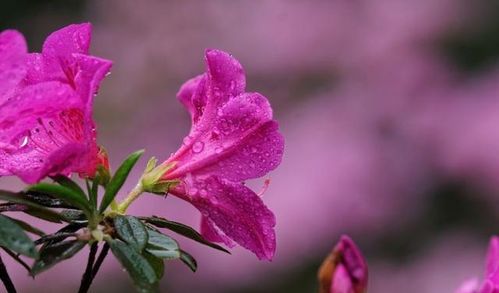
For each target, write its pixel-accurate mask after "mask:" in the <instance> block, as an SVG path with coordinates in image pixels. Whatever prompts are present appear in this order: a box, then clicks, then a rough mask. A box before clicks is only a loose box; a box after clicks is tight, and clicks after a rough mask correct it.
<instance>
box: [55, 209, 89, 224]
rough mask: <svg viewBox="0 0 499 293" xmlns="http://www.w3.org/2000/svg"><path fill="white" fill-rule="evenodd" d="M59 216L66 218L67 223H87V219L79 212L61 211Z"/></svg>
mask: <svg viewBox="0 0 499 293" xmlns="http://www.w3.org/2000/svg"><path fill="white" fill-rule="evenodd" d="M60 215H61V216H63V217H64V218H66V219H67V220H68V221H69V222H79V223H86V222H88V219H87V217H86V216H85V214H84V213H83V212H82V211H79V210H62V211H61V213H60Z"/></svg>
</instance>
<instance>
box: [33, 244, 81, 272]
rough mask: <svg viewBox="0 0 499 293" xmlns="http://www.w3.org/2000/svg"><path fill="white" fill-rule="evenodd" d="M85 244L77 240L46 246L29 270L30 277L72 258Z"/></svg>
mask: <svg viewBox="0 0 499 293" xmlns="http://www.w3.org/2000/svg"><path fill="white" fill-rule="evenodd" d="M85 245H86V243H85V242H83V241H78V240H70V241H63V242H59V243H55V244H52V245H48V246H46V247H43V248H42V249H41V250H40V258H39V259H38V260H37V261H36V262H35V264H34V265H33V268H32V269H31V275H32V276H36V275H38V274H39V273H41V272H43V271H46V270H47V269H49V268H51V267H53V266H55V265H56V264H58V263H59V262H61V261H63V260H66V259H69V258H71V257H73V256H74V255H75V254H76V253H78V252H79V251H80V250H81V249H82V248H83V247H85Z"/></svg>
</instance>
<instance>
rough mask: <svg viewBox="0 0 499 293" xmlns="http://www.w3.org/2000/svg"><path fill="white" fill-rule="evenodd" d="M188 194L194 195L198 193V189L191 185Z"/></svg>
mask: <svg viewBox="0 0 499 293" xmlns="http://www.w3.org/2000/svg"><path fill="white" fill-rule="evenodd" d="M189 193H190V195H196V194H197V193H198V189H197V188H196V187H193V188H191V189H190V190H189Z"/></svg>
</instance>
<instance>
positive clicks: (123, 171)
mask: <svg viewBox="0 0 499 293" xmlns="http://www.w3.org/2000/svg"><path fill="white" fill-rule="evenodd" d="M143 153H144V150H140V151H136V152H135V153H132V154H131V155H129V156H128V157H127V158H126V159H125V160H124V161H123V163H122V164H121V166H120V167H119V168H118V170H116V173H115V174H114V176H113V178H111V180H110V181H109V183H108V184H107V185H106V192H105V193H104V197H103V198H102V202H101V205H100V209H99V211H100V212H101V213H103V212H104V211H105V210H106V209H107V207H108V206H109V205H110V204H111V202H112V201H113V200H114V198H115V197H116V195H117V194H118V191H119V190H120V189H121V187H122V186H123V184H124V183H125V181H126V179H127V177H128V174H130V171H131V170H132V168H133V166H135V164H136V163H137V161H138V160H139V158H140V156H142V154H143Z"/></svg>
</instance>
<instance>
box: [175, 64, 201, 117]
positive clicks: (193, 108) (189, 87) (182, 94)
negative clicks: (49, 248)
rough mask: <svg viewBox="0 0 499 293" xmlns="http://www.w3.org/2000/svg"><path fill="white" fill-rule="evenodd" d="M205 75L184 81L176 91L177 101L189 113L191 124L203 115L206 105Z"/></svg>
mask: <svg viewBox="0 0 499 293" xmlns="http://www.w3.org/2000/svg"><path fill="white" fill-rule="evenodd" d="M205 86H206V75H205V74H202V75H198V76H196V77H194V78H191V79H189V80H188V81H186V82H185V83H184V84H183V85H182V86H181V87H180V90H179V91H178V93H177V98H178V99H179V101H180V102H181V103H182V104H183V105H184V106H185V107H186V108H187V110H188V111H189V113H190V114H191V118H192V124H193V126H194V125H195V124H196V122H197V121H198V120H199V118H200V117H201V116H202V115H203V111H204V108H205V106H206V99H207V96H206V91H205Z"/></svg>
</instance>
